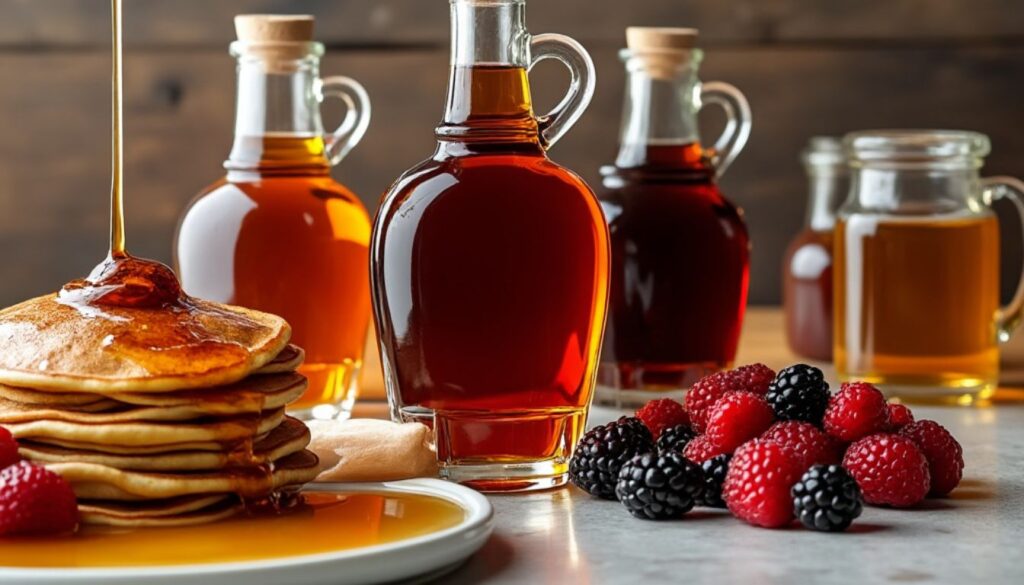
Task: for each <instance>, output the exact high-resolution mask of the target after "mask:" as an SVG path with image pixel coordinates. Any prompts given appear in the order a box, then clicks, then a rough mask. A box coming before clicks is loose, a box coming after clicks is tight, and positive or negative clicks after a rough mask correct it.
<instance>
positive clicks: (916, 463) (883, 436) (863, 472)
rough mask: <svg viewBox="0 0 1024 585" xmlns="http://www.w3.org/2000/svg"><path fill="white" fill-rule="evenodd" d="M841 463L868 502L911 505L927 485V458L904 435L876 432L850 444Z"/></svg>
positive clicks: (922, 496) (920, 496)
mask: <svg viewBox="0 0 1024 585" xmlns="http://www.w3.org/2000/svg"><path fill="white" fill-rule="evenodd" d="M843 467H845V468H846V470H847V471H849V472H850V475H852V476H853V478H854V479H856V480H857V485H859V486H860V489H861V491H862V492H864V501H865V502H867V503H869V504H879V505H889V506H894V507H897V508H905V507H908V506H913V505H914V504H917V503H918V502H920V501H921V500H923V499H924V497H925V495H927V494H928V490H929V488H930V487H931V476H930V475H929V473H928V460H927V459H925V456H924V454H923V453H921V450H920V449H918V448H917V445H915V444H914V442H913V441H911V440H910V439H908V438H907V437H901V436H899V435H893V434H889V433H879V434H877V435H870V436H868V437H865V438H863V439H860V440H859V441H857V442H856V443H854V444H852V445H850V447H849V449H847V450H846V456H845V457H843Z"/></svg>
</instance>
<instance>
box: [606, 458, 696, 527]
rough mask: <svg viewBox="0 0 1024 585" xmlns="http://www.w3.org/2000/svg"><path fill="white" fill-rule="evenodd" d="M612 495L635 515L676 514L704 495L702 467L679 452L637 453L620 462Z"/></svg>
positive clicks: (653, 517)
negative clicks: (624, 462)
mask: <svg viewBox="0 0 1024 585" xmlns="http://www.w3.org/2000/svg"><path fill="white" fill-rule="evenodd" d="M615 495H616V496H618V498H619V501H620V502H622V505H624V506H626V510H628V511H629V513H630V514H632V515H633V516H636V517H637V518H642V519H644V520H667V519H669V518H678V517H679V516H682V515H683V514H685V513H687V512H689V511H690V510H692V509H693V506H694V504H696V502H697V500H698V499H700V497H701V496H702V495H704V471H703V470H702V469H701V467H700V465H697V464H696V463H694V462H692V461H690V460H689V459H686V458H685V457H683V456H682V455H680V454H679V453H662V454H661V455H655V454H654V453H645V454H643V455H637V456H636V457H634V458H633V459H631V460H630V461H628V462H627V463H626V464H625V465H623V466H622V470H621V471H620V472H619V481H618V483H617V484H616V485H615Z"/></svg>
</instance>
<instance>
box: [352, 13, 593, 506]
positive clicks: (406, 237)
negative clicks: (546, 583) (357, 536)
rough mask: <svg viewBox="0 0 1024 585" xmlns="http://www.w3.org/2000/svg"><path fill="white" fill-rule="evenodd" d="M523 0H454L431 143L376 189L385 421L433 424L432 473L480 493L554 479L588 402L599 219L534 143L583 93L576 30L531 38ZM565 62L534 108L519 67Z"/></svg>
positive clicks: (588, 76) (569, 177)
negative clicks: (443, 101) (442, 101)
mask: <svg viewBox="0 0 1024 585" xmlns="http://www.w3.org/2000/svg"><path fill="white" fill-rule="evenodd" d="M525 14H526V6H525V2H524V0H452V2H451V16H452V39H453V40H452V71H451V77H450V86H449V92H448V105H447V107H446V109H445V114H444V120H443V121H442V123H441V125H440V126H438V128H437V130H436V136H437V140H438V145H437V150H436V151H435V153H434V155H433V156H432V157H431V158H429V159H427V160H426V161H424V162H422V163H420V164H419V165H418V166H416V167H414V168H413V169H411V170H409V171H408V172H406V173H405V174H404V175H402V177H401V178H399V179H398V181H397V182H396V183H395V184H394V186H393V187H392V188H391V190H390V192H389V193H388V194H387V195H386V196H385V197H384V200H383V203H382V204H381V207H380V210H379V211H378V213H377V219H376V224H375V229H374V235H373V238H374V239H373V245H372V254H371V271H372V284H373V296H374V308H375V310H376V317H377V320H376V323H377V330H378V334H379V337H380V344H381V359H382V362H383V365H384V374H385V380H386V383H387V388H388V396H389V399H390V402H391V406H392V412H393V416H394V417H395V418H396V419H399V420H414V421H422V422H425V423H427V424H431V425H433V426H434V430H435V433H436V442H437V456H438V460H439V462H440V463H441V474H442V476H443V477H446V478H448V479H452V480H455V481H460V482H464V483H467V484H469V485H472V486H474V487H476V488H478V489H482V490H488V491H516V490H528V489H537V488H545V487H552V486H556V485H561V484H563V483H565V481H566V474H567V471H568V462H569V458H570V456H571V454H572V449H573V447H574V446H575V444H576V441H577V440H578V439H579V437H580V434H581V433H582V431H583V429H584V427H585V424H586V413H587V408H588V407H589V405H590V400H591V393H592V390H593V384H594V372H595V369H596V366H597V353H598V349H599V347H600V341H601V331H602V328H603V326H604V318H605V310H606V308H605V307H606V302H607V296H608V280H607V276H608V230H607V227H606V226H605V223H604V219H603V218H602V216H601V208H600V205H599V204H598V201H597V198H596V197H595V196H594V194H593V192H592V191H591V190H590V188H589V187H588V186H587V185H586V183H584V182H583V180H582V179H580V178H579V177H578V176H576V175H575V174H574V173H572V172H571V171H569V170H567V169H565V168H563V167H560V166H558V165H557V164H555V163H554V162H552V161H551V160H550V159H549V158H548V156H547V149H548V148H549V147H550V146H551V145H552V144H554V143H555V142H556V141H557V140H558V139H559V138H560V137H561V136H562V135H563V134H564V133H565V132H566V131H567V130H568V129H569V128H570V127H571V126H572V124H573V123H574V122H575V121H576V120H577V119H578V118H579V116H580V115H581V114H582V113H583V110H584V109H585V108H586V106H587V105H588V104H589V102H590V99H591V96H592V95H593V87H594V70H593V63H592V62H591V60H590V58H589V56H587V54H586V52H585V51H584V50H583V48H582V47H581V46H580V45H579V44H578V43H576V42H575V41H573V40H571V39H569V38H567V37H563V36H560V35H539V36H531V35H530V34H529V33H528V32H527V30H526V18H525ZM547 58H553V59H557V60H559V61H561V62H563V63H564V64H566V65H567V66H568V67H569V69H570V73H571V76H572V84H571V88H570V93H569V95H568V96H567V97H566V99H565V100H563V101H562V103H561V104H560V105H559V106H557V107H556V109H555V111H553V112H551V113H550V114H549V115H546V116H540V117H538V116H536V115H535V114H534V111H533V105H532V100H531V97H530V83H529V79H528V77H527V71H528V69H529V67H530V66H531V65H532V64H533V63H536V62H537V61H538V60H540V59H547Z"/></svg>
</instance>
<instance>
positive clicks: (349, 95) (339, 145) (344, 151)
mask: <svg viewBox="0 0 1024 585" xmlns="http://www.w3.org/2000/svg"><path fill="white" fill-rule="evenodd" d="M315 90H316V97H317V101H319V102H320V103H323V102H324V101H325V100H327V99H328V98H337V99H339V100H341V101H342V102H344V103H345V107H346V110H345V118H344V119H342V121H341V124H340V125H339V126H338V128H337V129H335V130H334V132H331V133H330V134H328V135H327V136H325V137H324V142H325V143H326V147H327V160H329V161H330V162H331V166H335V165H337V164H338V163H340V162H341V161H342V159H344V158H345V157H346V156H347V155H348V153H349V152H351V151H352V149H353V148H355V147H356V145H357V144H359V141H360V140H362V139H363V136H364V135H365V134H366V129H367V128H369V126H370V114H371V112H372V108H371V107H370V96H369V94H367V93H366V89H365V88H363V86H362V85H361V84H360V83H359V82H358V81H356V80H354V79H352V78H350V77H344V76H340V75H338V76H333V77H325V78H323V79H320V80H319V81H318V83H317V85H316V88H315Z"/></svg>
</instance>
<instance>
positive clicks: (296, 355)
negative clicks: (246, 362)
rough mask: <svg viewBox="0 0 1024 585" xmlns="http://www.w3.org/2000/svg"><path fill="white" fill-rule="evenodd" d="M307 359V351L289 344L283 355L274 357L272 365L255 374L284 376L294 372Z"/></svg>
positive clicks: (269, 364)
mask: <svg viewBox="0 0 1024 585" xmlns="http://www.w3.org/2000/svg"><path fill="white" fill-rule="evenodd" d="M305 359H306V351H305V350H304V349H302V348H301V347H299V346H297V345H292V344H290V343H289V344H288V345H286V346H285V348H284V349H282V350H281V353H279V354H277V355H276V356H274V359H272V360H270V363H268V364H266V365H265V366H263V367H262V368H260V369H258V370H256V371H254V372H253V374H260V375H263V374H283V373H285V372H294V371H295V370H297V369H298V368H299V366H301V365H302V362H303V361H304V360H305Z"/></svg>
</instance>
